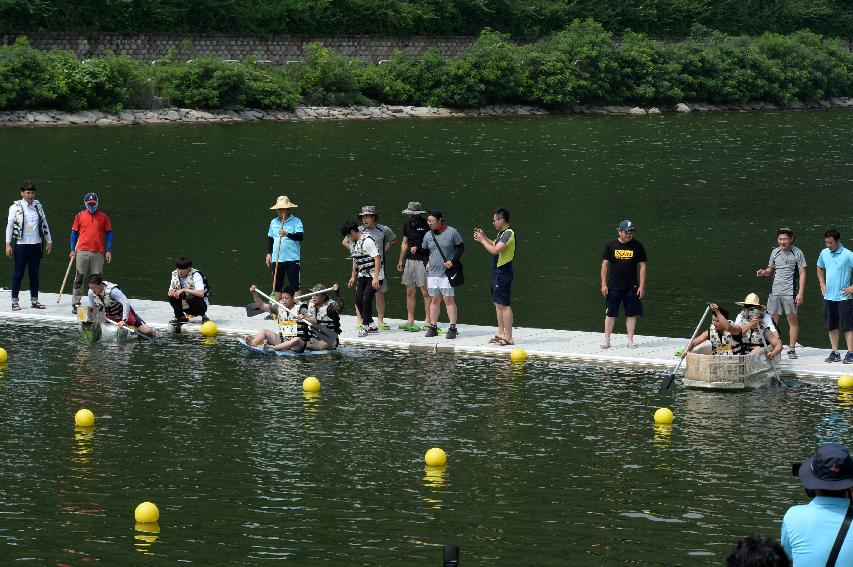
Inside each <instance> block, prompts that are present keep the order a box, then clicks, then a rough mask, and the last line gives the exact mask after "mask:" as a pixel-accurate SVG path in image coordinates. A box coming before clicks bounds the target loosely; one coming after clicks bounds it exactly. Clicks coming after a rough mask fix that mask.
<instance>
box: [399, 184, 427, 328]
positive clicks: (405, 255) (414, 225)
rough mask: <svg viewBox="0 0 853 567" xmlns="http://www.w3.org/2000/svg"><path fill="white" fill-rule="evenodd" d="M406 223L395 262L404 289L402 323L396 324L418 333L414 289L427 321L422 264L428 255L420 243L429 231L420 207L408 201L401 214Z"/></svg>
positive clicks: (424, 271)
mask: <svg viewBox="0 0 853 567" xmlns="http://www.w3.org/2000/svg"><path fill="white" fill-rule="evenodd" d="M403 214H404V215H408V216H409V220H407V221H406V222H405V224H403V242H402V243H401V244H400V259H399V260H398V261H397V271H398V272H403V285H404V286H406V317H407V319H406V322H405V323H400V328H401V329H403V330H404V331H412V332H415V333H417V332H420V330H421V328H420V327H419V326H418V325H417V324H415V307H416V305H417V297H416V295H417V290H418V289H420V291H421V295H422V296H423V298H424V321H429V292H428V291H427V276H426V264H427V262H428V261H429V252H428V251H426V250H424V248H423V246H422V244H423V241H424V236H426V233H427V232H429V225H428V224H427V222H426V219H425V218H424V216H425V215H426V211H425V210H424V208H423V205H421V204H420V203H418V202H417V201H412V202H410V203H409V205H408V206H407V207H406V209H405V210H404V211H403Z"/></svg>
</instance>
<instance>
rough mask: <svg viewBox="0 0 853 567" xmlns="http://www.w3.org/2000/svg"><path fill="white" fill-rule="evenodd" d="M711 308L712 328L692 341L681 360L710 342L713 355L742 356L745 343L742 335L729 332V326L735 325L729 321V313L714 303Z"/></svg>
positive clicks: (682, 354)
mask: <svg viewBox="0 0 853 567" xmlns="http://www.w3.org/2000/svg"><path fill="white" fill-rule="evenodd" d="M710 308H711V313H712V314H711V327H710V328H709V329H708V330H707V331H703V332H702V333H701V334H700V335H699V336H697V337H696V338H695V339H693V341H691V343H690V345H689V346H688V347H687V349H686V350H684V351H683V352H682V353H681V358H684V357H686V356H687V353H688V352H690V351H691V350H693V349H694V348H695V347H697V346H699V345H701V344H702V343H704V342H705V341H708V340H710V341H711V354H714V355H733V354H741V351H742V349H743V343H742V341H741V337H740V335H732V333H731V332H730V331H729V326H730V325H734V322H732V321H730V320H729V312H728V311H726V310H725V309H723V308H722V307H720V306H718V305H717V304H716V303H712V304H711V305H710Z"/></svg>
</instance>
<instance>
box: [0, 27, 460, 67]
mask: <svg viewBox="0 0 853 567" xmlns="http://www.w3.org/2000/svg"><path fill="white" fill-rule="evenodd" d="M18 35H26V36H27V39H28V40H29V42H30V45H32V46H33V47H35V48H37V49H40V50H43V51H50V50H52V49H62V50H64V51H71V52H73V53H74V54H76V55H77V57H79V58H81V59H87V58H93V57H98V56H100V55H103V54H104V53H106V52H107V51H112V52H113V53H115V54H117V55H130V56H131V57H133V58H134V59H139V60H141V61H146V62H151V61H155V60H157V59H159V58H161V57H163V56H164V55H166V54H167V53H169V52H170V51H172V50H174V51H175V59H176V60H178V61H186V60H187V59H192V58H193V57H199V56H202V55H213V56H216V57H219V58H221V59H236V60H240V61H242V60H243V59H245V58H247V57H254V58H256V59H259V60H262V61H269V62H271V63H272V64H275V65H284V64H286V63H287V62H288V61H302V60H303V59H304V58H305V49H304V48H305V45H306V44H308V43H312V42H316V43H322V44H323V45H325V46H326V47H328V48H331V49H334V50H335V51H337V52H338V53H340V54H342V55H346V56H349V57H361V58H363V59H365V60H369V61H372V62H374V63H378V62H379V61H381V60H383V59H390V57H391V55H392V54H393V53H394V51H397V50H400V51H405V52H408V53H410V54H411V55H414V56H419V55H423V54H424V53H426V51H427V50H429V49H431V48H435V49H437V50H438V52H439V53H441V54H442V55H443V56H445V57H453V56H456V55H458V54H459V53H461V52H462V51H464V50H465V49H466V48H468V47H469V46H470V45H471V44H472V43H474V41H475V40H476V39H477V38H476V37H372V36H352V37H305V36H290V35H283V36H273V37H271V38H269V39H262V38H257V37H230V36H170V35H130V36H123V35H118V34H101V35H98V36H87V35H83V34H76V33H27V34H8V35H0V44H11V43H14V41H15V38H16V37H18Z"/></svg>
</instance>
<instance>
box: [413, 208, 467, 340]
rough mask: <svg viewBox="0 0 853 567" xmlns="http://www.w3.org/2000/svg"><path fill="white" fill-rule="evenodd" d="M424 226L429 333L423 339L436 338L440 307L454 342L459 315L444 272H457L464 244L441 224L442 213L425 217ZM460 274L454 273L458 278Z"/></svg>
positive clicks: (457, 234) (449, 335) (432, 213)
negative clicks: (425, 223) (425, 226)
mask: <svg viewBox="0 0 853 567" xmlns="http://www.w3.org/2000/svg"><path fill="white" fill-rule="evenodd" d="M427 224H428V225H429V228H430V231H429V234H427V235H426V236H425V237H424V243H423V246H424V248H426V249H427V250H429V263H428V264H427V290H428V291H429V297H430V306H429V329H427V332H426V334H425V335H424V336H426V337H436V336H438V333H439V329H438V314H439V312H440V311H441V303H442V301H444V308H445V309H446V310H447V318H448V320H449V321H450V327H449V328H448V329H447V338H448V339H455V338H456V337H457V336H458V335H459V332H458V331H457V330H456V321H457V318H458V316H459V313H458V311H457V308H456V299H455V297H454V295H455V291H454V289H453V286H452V285H451V284H450V279H449V278H448V277H447V271H448V270H450V269H452V268H457V269H458V268H460V267H461V262H460V259H461V258H462V253H463V252H464V251H465V244H464V242H463V241H462V235H460V234H459V231H458V230H456V229H455V228H453V227H452V226H449V225H448V224H447V223H446V222H445V220H444V213H443V212H442V211H441V209H433V210H431V211H430V212H429V215H427ZM461 274H462V273H461V271H460V272H457V275H458V276H461Z"/></svg>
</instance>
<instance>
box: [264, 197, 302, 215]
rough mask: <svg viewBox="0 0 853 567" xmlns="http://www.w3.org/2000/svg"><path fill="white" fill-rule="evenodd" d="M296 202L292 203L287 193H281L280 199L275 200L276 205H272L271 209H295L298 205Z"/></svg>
mask: <svg viewBox="0 0 853 567" xmlns="http://www.w3.org/2000/svg"><path fill="white" fill-rule="evenodd" d="M298 206H299V205H297V204H296V203H291V202H290V198H289V197H288V196H287V195H279V197H278V200H277V201H276V202H275V205H273V206H272V207H270V210H273V211H276V210H278V209H295V208H296V207H298Z"/></svg>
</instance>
